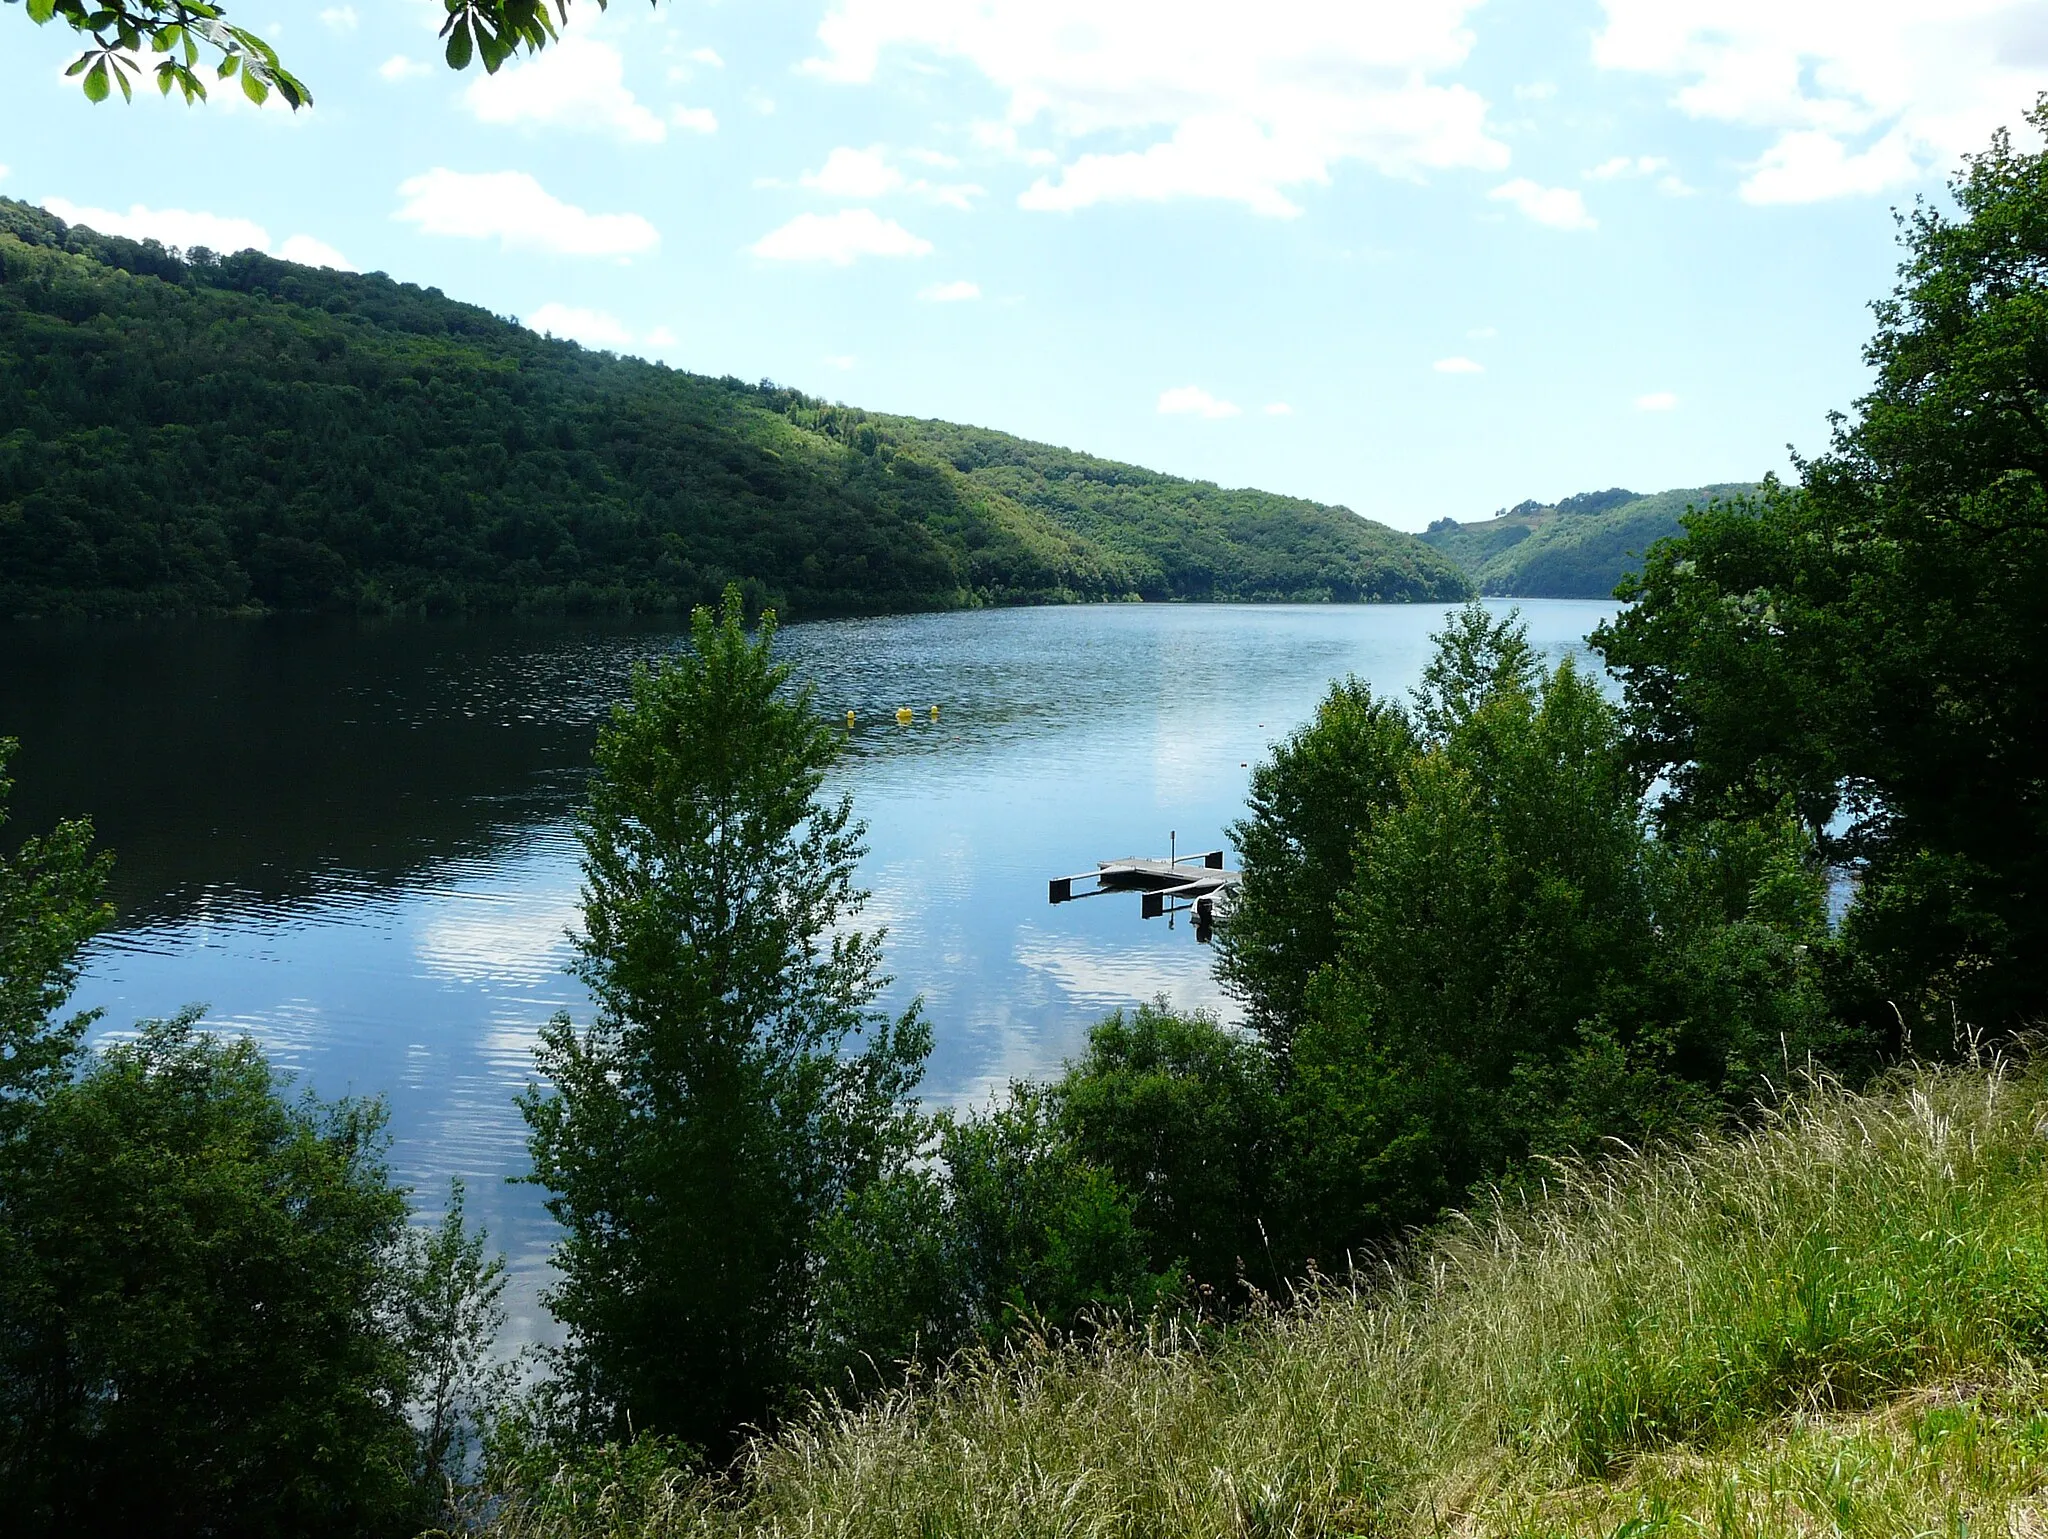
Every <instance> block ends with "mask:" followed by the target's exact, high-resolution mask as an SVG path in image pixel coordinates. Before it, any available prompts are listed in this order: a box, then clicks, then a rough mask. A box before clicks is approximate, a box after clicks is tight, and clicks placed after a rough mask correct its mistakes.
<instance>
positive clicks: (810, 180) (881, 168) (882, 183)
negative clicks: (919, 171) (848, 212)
mask: <svg viewBox="0 0 2048 1539" xmlns="http://www.w3.org/2000/svg"><path fill="white" fill-rule="evenodd" d="M916 158H918V159H923V158H924V157H923V156H921V155H920V156H916ZM760 185H763V186H770V187H774V186H780V185H781V184H780V183H778V182H775V181H772V180H770V181H764V182H762V183H761V184H760ZM797 185H798V186H801V187H808V188H810V189H811V191H813V192H822V193H824V194H825V195H826V196H827V197H832V198H861V199H867V198H884V197H887V196H888V195H889V194H890V193H892V192H905V193H909V194H910V195H911V196H913V197H919V198H924V199H926V200H928V201H930V202H933V203H943V204H944V205H945V206H946V207H948V208H957V209H960V210H961V211H963V212H965V211H966V210H968V209H970V208H972V207H973V206H974V204H973V200H974V199H975V198H978V197H980V196H981V195H982V193H983V191H984V189H983V188H980V187H977V186H975V185H973V184H972V183H961V184H957V185H940V184H938V183H934V182H928V181H926V180H925V179H924V178H922V177H919V178H918V179H917V180H916V181H914V182H913V181H911V180H910V179H909V178H907V177H905V176H904V174H903V173H902V172H901V171H899V170H897V169H896V167H894V166H892V165H890V164H889V161H888V157H887V156H886V155H885V154H884V153H883V152H882V147H881V146H880V145H879V144H877V145H871V146H869V147H868V148H867V149H864V150H857V149H853V148H851V147H850V146H847V145H841V146H839V147H838V148H837V149H835V150H833V151H832V152H831V154H829V155H827V156H826V157H825V163H824V164H823V165H822V166H820V167H819V168H818V169H817V170H815V171H806V172H804V173H803V174H802V175H801V176H799V177H798V178H797Z"/></svg>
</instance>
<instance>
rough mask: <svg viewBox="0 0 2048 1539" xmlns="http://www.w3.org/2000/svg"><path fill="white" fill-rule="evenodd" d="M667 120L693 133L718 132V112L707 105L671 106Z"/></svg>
mask: <svg viewBox="0 0 2048 1539" xmlns="http://www.w3.org/2000/svg"><path fill="white" fill-rule="evenodd" d="M668 120H669V121H670V122H671V123H673V124H675V126H676V127H678V128H683V129H688V130H689V131H690V132H691V133H693V134H715V133H717V132H718V114H717V113H715V112H713V111H712V110H711V109H710V108H709V107H671V108H670V109H669V114H668Z"/></svg>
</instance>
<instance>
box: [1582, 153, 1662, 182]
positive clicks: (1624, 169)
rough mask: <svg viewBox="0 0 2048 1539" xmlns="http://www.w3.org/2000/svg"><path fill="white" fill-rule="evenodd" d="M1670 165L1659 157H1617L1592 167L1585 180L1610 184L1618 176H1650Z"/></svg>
mask: <svg viewBox="0 0 2048 1539" xmlns="http://www.w3.org/2000/svg"><path fill="white" fill-rule="evenodd" d="M1670 164H1671V162H1670V161H1668V160H1666V159H1665V158H1664V157H1663V156H1661V155H1617V156H1615V157H1614V158H1613V159H1612V160H1603V161H1601V162H1600V164H1599V165H1597V166H1594V167H1593V168H1592V169H1591V170H1589V171H1588V172H1587V173H1586V178H1587V180H1588V181H1594V182H1611V181H1613V180H1614V179H1615V178H1616V177H1618V176H1650V175H1653V174H1655V173H1656V172H1658V171H1662V170H1663V169H1664V168H1665V167H1666V166H1668V165H1670Z"/></svg>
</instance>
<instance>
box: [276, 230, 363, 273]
mask: <svg viewBox="0 0 2048 1539" xmlns="http://www.w3.org/2000/svg"><path fill="white" fill-rule="evenodd" d="M277 254H278V255H279V256H280V257H282V258H283V259H284V260H285V261H287V262H298V263H300V264H301V265H303V266H306V267H332V268H334V269H335V270H336V271H337V272H345V273H352V272H354V271H355V268H354V267H353V266H351V265H350V263H349V260H348V258H347V257H345V256H343V255H342V254H341V253H340V252H339V251H336V250H335V249H334V248H333V247H332V246H330V245H328V244H327V242H326V241H324V240H315V239H313V237H312V236H310V235H289V236H286V237H285V242H284V244H283V245H282V246H279V247H278V248H277Z"/></svg>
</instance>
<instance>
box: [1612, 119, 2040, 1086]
mask: <svg viewBox="0 0 2048 1539" xmlns="http://www.w3.org/2000/svg"><path fill="white" fill-rule="evenodd" d="M2028 122H2029V123H2030V124H2031V125H2032V127H2033V128H2034V129H2035V130H2037V131H2048V97H2044V98H2043V100H2042V102H2041V103H2040V104H2039V105H2037V106H2036V108H2035V109H2034V111H2032V112H2031V113H2029V114H2028ZM1952 192H1953V195H1954V199H1955V212H1954V213H1949V212H1945V211H1944V210H1942V209H1940V208H1937V207H1934V206H1932V205H1928V204H1921V205H1919V206H1917V207H1916V208H1914V209H1913V210H1912V211H1911V212H1910V213H1909V214H1907V215H1905V216H1904V217H1903V218H1902V220H1901V235H1902V241H1903V244H1904V246H1905V260H1904V261H1903V263H1902V265H1901V267H1900V277H1899V284H1898V286H1897V288H1896V290H1895V291H1894V293H1893V294H1892V296H1891V297H1890V298H1888V299H1886V300H1884V301H1882V302H1880V303H1879V304H1877V305H1876V306H1875V307H1874V309H1875V312H1876V318H1877V326H1876V331H1875V334H1874V335H1873V337H1872V339H1871V342H1870V344H1869V345H1868V347H1867V348H1866V349H1865V358H1866V361H1867V362H1868V363H1869V364H1870V366H1871V367H1872V369H1873V370H1874V372H1875V384H1874V385H1873V388H1872V389H1871V390H1870V392H1869V393H1868V394H1866V395H1865V396H1863V397H1862V398H1861V399H1860V400H1859V401H1858V402H1857V403H1856V410H1855V414H1854V416H1853V417H1852V418H1837V419H1835V431H1834V436H1833V442H1832V444H1831V445H1830V448H1829V450H1828V452H1827V453H1826V454H1825V455H1822V456H1821V457H1819V458H1818V459H1815V460H1812V461H1810V462H1805V463H1802V464H1801V466H1800V471H1801V483H1802V484H1801V485H1800V486H1798V487H1797V488H1784V487H1770V488H1767V489H1766V491H1765V493H1764V494H1763V495H1762V496H1761V497H1759V498H1757V499H1755V500H1753V501H1751V502H1748V503H1746V504H1739V505H1735V506H1722V507H1718V508H1713V509H1708V510H1705V511H1703V512H1700V513H1696V514H1694V515H1693V516H1692V517H1691V518H1690V519H1689V520H1688V522H1687V533H1686V536H1685V537H1684V538H1683V539H1680V540H1675V541H1670V542H1666V543H1664V544H1661V545H1659V546H1658V547H1656V548H1655V549H1654V550H1653V551H1652V553H1651V555H1650V558H1649V560H1648V562H1647V563H1646V565H1645V568H1644V571H1643V574H1642V577H1641V579H1640V580H1639V581H1637V582H1635V583H1632V584H1628V585H1625V587H1624V589H1623V590H1622V592H1623V596H1624V597H1626V598H1628V599H1630V600H1631V601H1632V602H1631V603H1630V604H1629V606H1628V607H1627V608H1625V609H1624V610H1623V611H1622V612H1621V614H1620V615H1619V616H1617V617H1616V619H1615V620H1614V621H1613V622H1612V623H1611V624H1610V625H1608V626H1607V627H1605V628H1604V629H1603V630H1602V631H1601V632H1600V633H1599V635H1598V636H1597V637H1596V645H1597V646H1599V647H1600V648H1601V650H1602V651H1603V652H1604V653H1605V655H1606V657H1607V659H1608V662H1609V664H1610V665H1611V666H1612V667H1614V668H1615V669H1616V671H1617V672H1619V673H1620V674H1621V676H1622V677H1623V679H1624V680H1625V682H1626V686H1627V691H1628V705H1629V717H1630V728H1631V735H1632V740H1633V743H1634V751H1635V756H1636V760H1637V764H1638V768H1639V771H1640V772H1641V773H1642V774H1644V775H1645V776H1662V777H1664V778H1665V779H1666V780H1667V781H1668V782H1669V784H1670V785H1671V787H1672V791H1673V794H1672V796H1671V797H1670V798H1669V799H1668V800H1667V801H1666V802H1665V803H1664V804H1663V807H1662V808H1661V816H1662V817H1663V819H1664V821H1665V822H1666V823H1667V825H1669V826H1672V827H1683V826H1686V825H1689V824H1697V823H1701V822H1707V821H1712V820H1714V819H1718V818H1724V817H1727V816H1731V815H1736V816H1740V815H1746V814H1747V813H1750V812H1753V811H1755V810H1758V809H1760V808H1764V807H1769V806H1774V805H1776V804H1778V803H1779V802H1780V801H1781V800H1784V799H1787V798H1789V799H1790V800H1791V802H1792V804H1793V805H1794V806H1795V807H1796V808H1797V810H1798V811H1799V813H1800V814H1801V816H1802V817H1803V818H1804V820H1805V821H1806V823H1807V824H1808V826H1809V828H1810V829H1811V830H1812V831H1813V832H1814V833H1815V834H1816V836H1817V837H1819V838H1820V839H1821V840H1822V841H1823V842H1824V844H1825V846H1826V847H1827V849H1828V852H1829V853H1830V855H1831V856H1832V857H1833V858H1834V859H1835V860H1837V861H1838V862H1841V863H1843V864H1845V865H1846V866H1847V867H1848V868H1849V869H1850V870H1851V871H1852V872H1853V873H1854V875H1855V878H1856V882H1857V888H1858V895H1857V898H1856V901H1855V903H1854V905H1853V907H1852V908H1851V910H1850V912H1849V915H1848V917H1847V920H1846V922H1845V929H1846V932H1847V934H1848V936H1849V938H1850V940H1851V942H1852V945H1853V950H1854V952H1855V954H1856V955H1857V956H1858V957H1859V958H1860V959H1861V961H1862V963H1863V964H1864V965H1863V968H1862V972H1861V978H1862V980H1863V982H1862V984H1861V985H1859V986H1858V988H1856V989H1852V990H1851V991H1850V992H1849V993H1848V994H1845V995H1844V996H1843V997H1844V1000H1845V1003H1846V1004H1850V1005H1854V1006H1855V1007H1856V1008H1858V1009H1860V1010H1861V1011H1862V1012H1863V1013H1864V1014H1865V1015H1866V1017H1867V1018H1869V1019H1871V1020H1874V1021H1880V1022H1893V1021H1896V1022H1899V1023H1901V1024H1903V1026H1904V1027H1905V1028H1906V1030H1907V1035H1908V1039H1909V1040H1908V1042H1906V1043H1900V1044H1897V1045H1910V1046H1911V1047H1913V1048H1915V1049H1917V1050H1919V1051H1939V1050H1941V1049H1942V1048H1944V1047H1945V1046H1946V1045H1947V1044H1948V1042H1949V1041H1950V1039H1951V1036H1952V1034H1953V1032H1954V1031H1955V1029H1956V1026H1957V1024H1958V1022H1967V1023H1972V1024H1974V1025H1976V1026H1977V1027H1980V1028H1983V1029H1986V1030H1992V1031H1997V1030H2003V1029H2009V1028H2011V1027H2013V1026H2015V1025H2018V1024H2020V1023H2023V1022H2027V1021H2030V1020H2034V1019H2037V1018H2038V1016H2039V1013H2040V1009H2041V1001H2042V999H2043V998H2044V997H2048V905H2044V904H2043V902H2042V895H2043V893H2044V891H2048V781H2044V779H2043V776H2042V773H2041V754H2040V747H2039V745H2040V744H2041V743H2042V742H2043V741H2048V667H2044V662H2048V485H2044V480H2043V478H2044V476H2048V153H2044V152H2041V151H2038V150H2026V149H2022V148H2019V147H2017V146H2015V144H2014V143H2013V140H2012V138H2011V136H2010V135H2009V134H2006V133H2003V132H2001V133H2000V134H1998V135H1997V136H1996V137H1995V138H1994V140H1993V142H1992V144H1991V146H1990V148H1989V149H1988V150H1987V151H1985V152H1984V153H1983V154H1980V155H1975V156H1972V157H1970V158H1969V159H1968V160H1967V162H1966V164H1965V167H1964V170H1963V172H1962V174H1961V175H1960V176H1959V177H1958V178H1957V179H1956V181H1955V182H1954V183H1953V184H1952Z"/></svg>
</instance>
